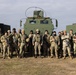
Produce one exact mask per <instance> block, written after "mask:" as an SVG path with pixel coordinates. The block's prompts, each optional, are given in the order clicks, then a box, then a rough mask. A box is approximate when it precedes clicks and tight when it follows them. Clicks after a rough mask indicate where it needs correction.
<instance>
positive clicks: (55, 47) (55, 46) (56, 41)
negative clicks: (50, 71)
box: [50, 31, 60, 58]
mask: <svg viewBox="0 0 76 75" xmlns="http://www.w3.org/2000/svg"><path fill="white" fill-rule="evenodd" d="M50 43H51V47H50V49H51V58H53V56H54V53H53V52H54V50H55V56H56V58H58V45H59V43H60V41H59V37H58V36H57V35H56V31H54V32H53V34H52V36H50Z"/></svg>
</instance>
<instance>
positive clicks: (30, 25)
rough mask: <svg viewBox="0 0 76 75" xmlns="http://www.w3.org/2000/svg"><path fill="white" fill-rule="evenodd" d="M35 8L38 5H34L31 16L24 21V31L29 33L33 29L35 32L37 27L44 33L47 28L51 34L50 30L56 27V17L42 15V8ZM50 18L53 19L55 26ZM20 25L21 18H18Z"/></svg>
mask: <svg viewBox="0 0 76 75" xmlns="http://www.w3.org/2000/svg"><path fill="white" fill-rule="evenodd" d="M30 8H34V7H30ZM30 8H28V9H30ZM36 8H39V7H35V10H34V12H33V16H32V17H27V18H26V21H25V23H24V30H25V32H26V33H27V34H29V32H30V30H33V31H34V32H35V30H36V29H39V30H40V31H41V33H42V34H43V33H44V31H45V30H48V31H49V33H50V34H51V33H52V31H53V30H54V29H55V27H56V28H57V27H58V21H57V19H54V18H50V17H46V16H44V13H45V12H44V10H43V9H42V8H39V9H38V10H37V9H36ZM28 9H27V10H28ZM23 19H24V18H23ZM52 20H55V23H56V26H54V24H53V21H52ZM20 25H22V19H21V20H20Z"/></svg>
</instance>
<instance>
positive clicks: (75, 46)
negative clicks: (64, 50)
mask: <svg viewBox="0 0 76 75" xmlns="http://www.w3.org/2000/svg"><path fill="white" fill-rule="evenodd" d="M74 54H76V43H74Z"/></svg>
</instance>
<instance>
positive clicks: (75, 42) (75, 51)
mask: <svg viewBox="0 0 76 75" xmlns="http://www.w3.org/2000/svg"><path fill="white" fill-rule="evenodd" d="M73 42H74V46H73V48H74V55H76V33H75V34H74V36H73Z"/></svg>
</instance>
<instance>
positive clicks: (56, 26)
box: [56, 19, 58, 27]
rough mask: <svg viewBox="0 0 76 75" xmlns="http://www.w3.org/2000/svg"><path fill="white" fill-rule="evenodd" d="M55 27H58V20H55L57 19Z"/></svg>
mask: <svg viewBox="0 0 76 75" xmlns="http://www.w3.org/2000/svg"><path fill="white" fill-rule="evenodd" d="M56 27H58V21H57V19H56Z"/></svg>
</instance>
